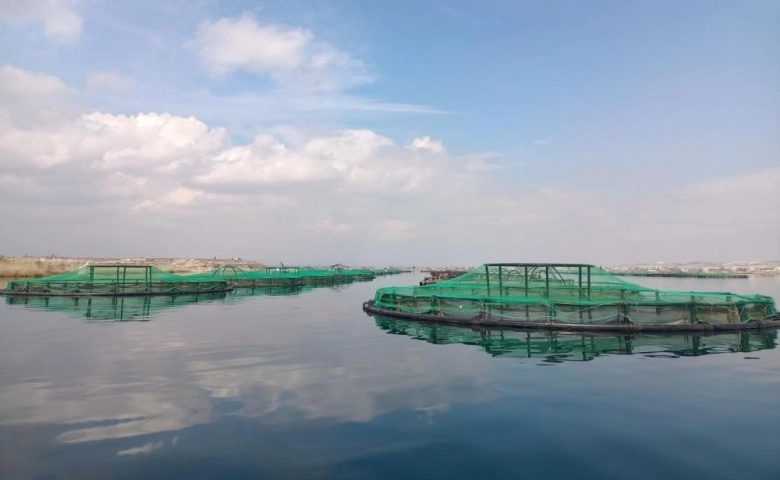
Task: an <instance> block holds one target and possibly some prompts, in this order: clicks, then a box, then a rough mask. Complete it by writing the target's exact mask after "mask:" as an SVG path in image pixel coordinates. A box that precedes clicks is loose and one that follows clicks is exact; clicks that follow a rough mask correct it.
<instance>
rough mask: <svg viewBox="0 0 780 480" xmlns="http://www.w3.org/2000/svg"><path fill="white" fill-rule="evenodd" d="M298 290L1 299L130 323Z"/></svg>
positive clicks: (7, 302)
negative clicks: (173, 311)
mask: <svg viewBox="0 0 780 480" xmlns="http://www.w3.org/2000/svg"><path fill="white" fill-rule="evenodd" d="M303 291H304V289H303V288H301V287H273V288H237V289H235V290H233V291H231V292H220V293H201V294H187V295H153V296H130V297H67V296H55V297H37V296H14V295H9V296H6V297H5V302H6V304H8V305H19V306H22V307H25V308H30V309H33V310H39V311H49V312H60V313H65V314H67V315H69V316H72V317H77V318H84V319H86V320H89V321H106V322H131V321H149V320H151V319H152V318H153V317H154V316H155V315H156V314H158V313H160V312H162V311H164V310H168V309H171V308H179V307H185V306H187V305H194V304H201V303H210V302H214V301H222V302H235V301H240V300H242V299H245V298H248V297H257V296H280V295H297V294H299V293H301V292H303Z"/></svg>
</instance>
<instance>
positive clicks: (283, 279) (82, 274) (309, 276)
mask: <svg viewBox="0 0 780 480" xmlns="http://www.w3.org/2000/svg"><path fill="white" fill-rule="evenodd" d="M400 272H401V270H398V269H375V270H365V269H348V268H344V267H343V266H334V267H333V268H328V269H314V268H310V267H281V268H265V269H262V270H243V269H241V268H239V267H234V266H231V265H227V266H223V267H220V268H217V269H215V270H213V271H210V272H206V273H197V274H191V275H178V274H175V273H170V272H166V271H164V270H161V269H159V268H157V267H154V266H152V265H126V264H93V265H85V266H83V267H81V268H79V269H77V270H73V271H71V272H67V273H63V274H61V275H54V276H51V277H45V278H36V279H24V280H14V281H10V282H8V285H7V286H6V288H5V289H4V290H0V294H2V295H15V296H25V295H27V296H71V297H78V296H89V297H96V296H144V295H185V294H209V293H220V292H228V291H230V290H232V289H234V288H277V287H281V288H291V287H302V286H323V285H338V284H344V283H350V282H356V281H370V280H373V279H374V277H375V276H376V275H389V274H396V273H400Z"/></svg>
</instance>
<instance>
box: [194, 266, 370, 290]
mask: <svg viewBox="0 0 780 480" xmlns="http://www.w3.org/2000/svg"><path fill="white" fill-rule="evenodd" d="M187 278H190V279H195V280H200V281H207V280H209V279H219V280H224V281H226V282H227V283H228V284H229V285H232V286H236V287H294V286H303V285H313V286H320V285H334V284H340V283H349V282H354V281H363V280H373V278H374V274H373V273H372V272H370V271H368V270H346V269H315V268H311V267H279V268H274V267H269V268H265V269H263V270H243V269H241V268H239V267H235V266H232V265H225V266H223V267H220V268H217V269H215V270H213V271H211V272H206V273H200V274H195V275H188V276H187Z"/></svg>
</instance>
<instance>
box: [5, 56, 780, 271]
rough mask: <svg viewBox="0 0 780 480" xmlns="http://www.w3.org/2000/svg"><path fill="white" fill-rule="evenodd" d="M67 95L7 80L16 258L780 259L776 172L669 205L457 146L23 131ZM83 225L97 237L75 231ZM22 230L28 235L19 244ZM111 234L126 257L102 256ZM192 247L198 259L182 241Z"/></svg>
mask: <svg viewBox="0 0 780 480" xmlns="http://www.w3.org/2000/svg"><path fill="white" fill-rule="evenodd" d="M67 94H68V89H67V87H66V86H65V85H64V84H63V83H62V82H61V81H59V80H58V79H56V78H55V77H50V76H46V75H41V74H34V73H30V72H25V71H23V70H20V69H16V68H14V67H8V66H6V67H3V68H0V95H4V96H5V97H3V98H8V99H16V100H15V101H16V102H17V103H16V104H15V106H13V109H9V108H10V107H9V106H8V105H10V104H9V102H10V100H8V101H6V102H4V103H3V104H0V105H2V106H1V107H0V108H2V109H4V110H3V113H4V114H5V115H9V112H10V113H11V115H12V117H13V118H12V120H13V121H12V122H7V123H8V125H3V126H4V127H6V128H0V159H2V160H0V193H2V197H3V202H2V203H0V222H2V223H3V224H4V225H6V226H7V227H8V228H6V229H0V244H2V245H4V248H6V249H8V250H10V251H12V252H19V251H20V250H21V252H22V253H23V252H25V251H26V252H32V251H34V250H36V249H37V250H40V251H43V252H46V251H48V250H49V249H50V247H48V246H47V245H49V243H50V238H52V234H53V233H52V232H57V235H58V236H61V237H62V238H58V241H59V242H61V243H64V244H69V245H77V246H83V247H79V248H83V249H84V250H83V254H94V255H103V254H108V255H131V254H133V253H134V252H139V250H143V249H144V248H146V247H145V245H140V244H137V243H135V240H133V238H137V236H135V235H131V234H130V232H133V231H135V230H138V229H141V230H143V231H144V232H146V234H147V235H149V236H153V237H154V238H155V239H158V240H159V242H157V243H156V245H157V247H156V248H157V249H158V250H155V252H157V254H159V255H165V254H171V255H199V254H202V252H204V251H211V250H210V249H213V248H214V245H215V244H219V245H220V248H225V249H229V250H231V251H246V252H247V255H245V256H250V255H254V256H256V258H258V259H261V260H262V259H264V258H272V259H285V260H286V259H288V258H290V259H295V260H296V261H300V262H301V263H321V262H324V261H328V260H330V259H332V258H333V257H335V258H342V257H344V258H345V261H346V262H348V263H358V262H360V261H364V262H388V263H405V262H426V263H436V262H437V261H443V262H453V261H455V262H457V261H463V260H464V259H465V261H467V262H468V261H471V262H477V261H481V260H485V255H489V256H490V259H491V260H493V259H496V260H501V259H507V260H522V259H535V260H538V261H544V260H550V261H586V262H602V261H603V260H604V259H607V260H608V261H612V262H623V261H626V260H632V261H642V260H644V259H647V260H655V259H658V258H671V259H682V260H684V259H686V258H688V259H689V258H690V256H691V255H696V256H698V257H699V258H704V259H707V258H710V259H716V260H717V259H739V258H740V257H743V258H747V257H749V258H754V257H763V258H772V257H777V256H778V255H780V252H778V247H779V246H780V230H779V229H778V228H777V225H778V224H779V223H780V218H779V217H778V213H777V209H776V208H775V206H776V205H778V204H780V197H779V195H780V193H778V190H777V188H776V185H777V184H778V183H780V170H778V169H776V168H775V169H769V170H766V171H764V172H757V173H753V174H749V175H740V176H733V177H727V178H721V179H716V180H707V181H701V182H699V183H697V184H695V185H691V186H689V187H687V188H684V189H678V190H669V191H667V192H666V194H665V195H664V196H663V197H658V196H647V195H644V196H643V194H642V193H641V192H631V194H630V195H627V194H624V193H621V192H620V191H618V192H614V191H611V190H610V189H606V190H605V189H598V190H597V189H587V188H582V187H576V186H570V187H568V188H564V187H563V186H561V185H560V184H559V180H558V179H557V178H555V179H549V178H548V179H544V178H540V176H539V175H538V174H537V175H536V176H534V178H533V179H532V180H529V179H527V178H526V177H525V176H524V175H519V174H518V175H508V174H506V173H507V172H509V171H508V170H507V169H505V168H504V167H506V165H507V162H506V159H502V161H501V162H496V163H491V160H492V159H494V158H496V155H495V154H483V155H479V154H477V155H468V156H458V155H453V154H452V153H449V152H447V150H446V149H445V148H444V145H443V143H442V142H441V141H440V140H433V139H431V138H430V137H425V136H420V137H418V138H415V139H412V141H411V142H408V143H396V142H395V141H393V140H392V139H390V138H388V137H386V136H384V135H381V134H380V133H377V132H375V131H372V130H368V129H346V130H330V129H322V128H314V127H309V128H304V127H294V126H287V127H279V128H271V129H268V130H263V131H260V132H253V133H255V134H256V135H255V137H254V139H253V140H251V141H250V142H248V143H241V144H238V145H232V144H231V143H230V139H229V138H228V135H227V132H226V131H225V130H224V129H222V128H215V127H213V126H210V125H208V124H206V123H204V122H203V121H201V120H199V119H197V118H194V117H179V116H175V115H170V114H167V113H140V114H137V115H114V114H109V113H103V112H92V113H85V114H81V115H75V116H73V117H72V118H63V119H60V120H59V121H57V122H53V123H44V124H39V123H34V122H33V123H29V124H19V123H18V122H17V119H18V113H17V112H19V111H21V110H24V109H25V108H28V107H29V105H34V106H35V108H39V107H40V105H38V104H37V103H36V102H39V101H40V99H41V98H47V99H51V100H52V102H54V103H56V102H57V101H59V99H60V97H62V96H63V95H65V96H67ZM45 103H48V102H45ZM20 109H21V110H20ZM523 168H527V167H523ZM509 173H512V172H509ZM517 173H521V171H520V170H518V172H517ZM96 211H99V212H100V214H99V215H95V212H96ZM133 212H135V213H133ZM197 216H202V218H204V219H205V218H208V221H207V222H205V221H204V222H200V221H198V222H195V221H192V219H193V218H196V217H197ZM87 217H88V218H90V219H91V220H89V222H86V223H85V221H84V219H85V218H87ZM247 219H251V221H247ZM74 222H81V223H80V224H83V228H80V229H67V228H64V226H65V225H68V224H73V223H74ZM20 229H23V230H24V232H25V235H16V234H13V235H12V234H11V232H17V231H20ZM106 232H110V233H109V234H110V235H114V237H112V242H94V243H90V242H89V238H103V237H104V236H105V235H108V234H107V233H106ZM306 232H308V234H305V233H306ZM302 233H304V234H302ZM258 235H262V237H263V239H264V242H263V247H262V249H260V248H259V247H258V246H257V244H256V242H255V241H254V240H253V239H255V238H257V237H258ZM184 237H187V238H188V239H189V240H188V242H187V244H186V245H184V244H182V243H180V242H177V240H178V239H181V238H184ZM573 238H574V239H576V241H572V239H573ZM328 239H331V240H332V241H330V242H328V241H327V240H328ZM442 239H446V248H441V245H442V241H443V240H442ZM190 240H191V241H190ZM380 242H381V244H382V245H381V248H380V247H377V246H376V245H377V244H379V243H380ZM412 244H413V245H414V248H409V247H410V245H412ZM223 245H225V247H223ZM166 249H168V250H166ZM182 249H184V250H182ZM143 251H144V252H145V253H144V254H146V253H148V252H146V251H145V250H143ZM74 253H76V252H74ZM347 254H349V255H353V256H355V257H356V258H357V256H358V255H362V257H359V258H360V259H362V260H348V259H347V258H348V257H347ZM518 255H520V257H518Z"/></svg>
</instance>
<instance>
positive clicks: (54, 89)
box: [0, 65, 70, 127]
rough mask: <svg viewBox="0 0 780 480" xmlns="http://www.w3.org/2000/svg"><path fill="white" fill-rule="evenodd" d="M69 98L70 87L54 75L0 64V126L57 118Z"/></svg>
mask: <svg viewBox="0 0 780 480" xmlns="http://www.w3.org/2000/svg"><path fill="white" fill-rule="evenodd" d="M69 97H70V89H69V88H68V87H67V86H66V85H65V84H64V83H63V82H62V81H61V80H60V79H59V78H57V77H53V76H51V75H46V74H43V73H36V72H30V71H27V70H24V69H21V68H18V67H15V66H12V65H2V66H0V125H3V123H5V124H6V125H5V126H6V127H7V126H8V125H10V124H14V125H27V126H29V125H31V124H40V123H51V122H56V121H59V120H61V119H62V118H63V116H64V115H65V112H66V111H67V110H68V106H69V101H70V98H69Z"/></svg>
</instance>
